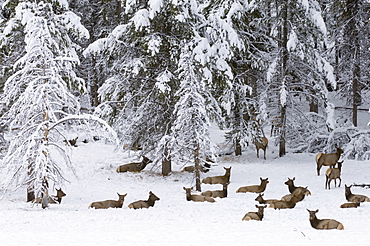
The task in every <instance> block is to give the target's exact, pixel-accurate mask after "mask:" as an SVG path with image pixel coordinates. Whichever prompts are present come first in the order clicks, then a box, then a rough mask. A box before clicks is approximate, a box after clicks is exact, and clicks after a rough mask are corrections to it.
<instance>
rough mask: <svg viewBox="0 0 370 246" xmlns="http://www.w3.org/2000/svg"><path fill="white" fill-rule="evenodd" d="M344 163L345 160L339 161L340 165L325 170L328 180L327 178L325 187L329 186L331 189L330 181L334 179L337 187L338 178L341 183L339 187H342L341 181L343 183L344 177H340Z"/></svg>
mask: <svg viewBox="0 0 370 246" xmlns="http://www.w3.org/2000/svg"><path fill="white" fill-rule="evenodd" d="M342 164H343V161H341V162H339V161H338V167H336V168H334V167H333V168H330V167H329V168H328V169H327V170H326V172H325V176H326V180H325V189H327V187H329V190H330V182H331V181H332V180H334V186H335V187H337V179H339V185H338V187H340V185H341V183H342V179H341V178H340V173H341V171H342Z"/></svg>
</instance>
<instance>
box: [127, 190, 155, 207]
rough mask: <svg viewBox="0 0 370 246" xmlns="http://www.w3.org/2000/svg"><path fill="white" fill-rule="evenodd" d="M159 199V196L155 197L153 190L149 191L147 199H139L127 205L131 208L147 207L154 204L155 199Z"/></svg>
mask: <svg viewBox="0 0 370 246" xmlns="http://www.w3.org/2000/svg"><path fill="white" fill-rule="evenodd" d="M159 200H160V199H159V197H157V196H156V195H154V193H153V192H151V191H150V192H149V198H148V200H139V201H136V202H133V203H130V204H129V205H128V207H129V208H133V209H139V208H149V207H153V206H154V204H155V201H159Z"/></svg>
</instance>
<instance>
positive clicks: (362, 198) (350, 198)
mask: <svg viewBox="0 0 370 246" xmlns="http://www.w3.org/2000/svg"><path fill="white" fill-rule="evenodd" d="M344 187H345V193H344V195H345V196H346V199H347V201H349V202H370V199H369V197H367V196H364V195H356V194H352V192H351V187H352V185H350V186H347V185H344Z"/></svg>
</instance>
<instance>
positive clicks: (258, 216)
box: [242, 205, 267, 220]
mask: <svg viewBox="0 0 370 246" xmlns="http://www.w3.org/2000/svg"><path fill="white" fill-rule="evenodd" d="M266 207H267V205H265V206H258V205H256V208H258V212H248V213H247V214H246V215H244V217H243V219H242V220H262V219H263V210H264V209H265V208H266Z"/></svg>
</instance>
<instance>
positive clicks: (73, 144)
mask: <svg viewBox="0 0 370 246" xmlns="http://www.w3.org/2000/svg"><path fill="white" fill-rule="evenodd" d="M77 139H78V136H77V137H76V138H73V139H68V140H67V139H64V140H63V142H64V143H65V144H66V145H70V146H73V147H77Z"/></svg>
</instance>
